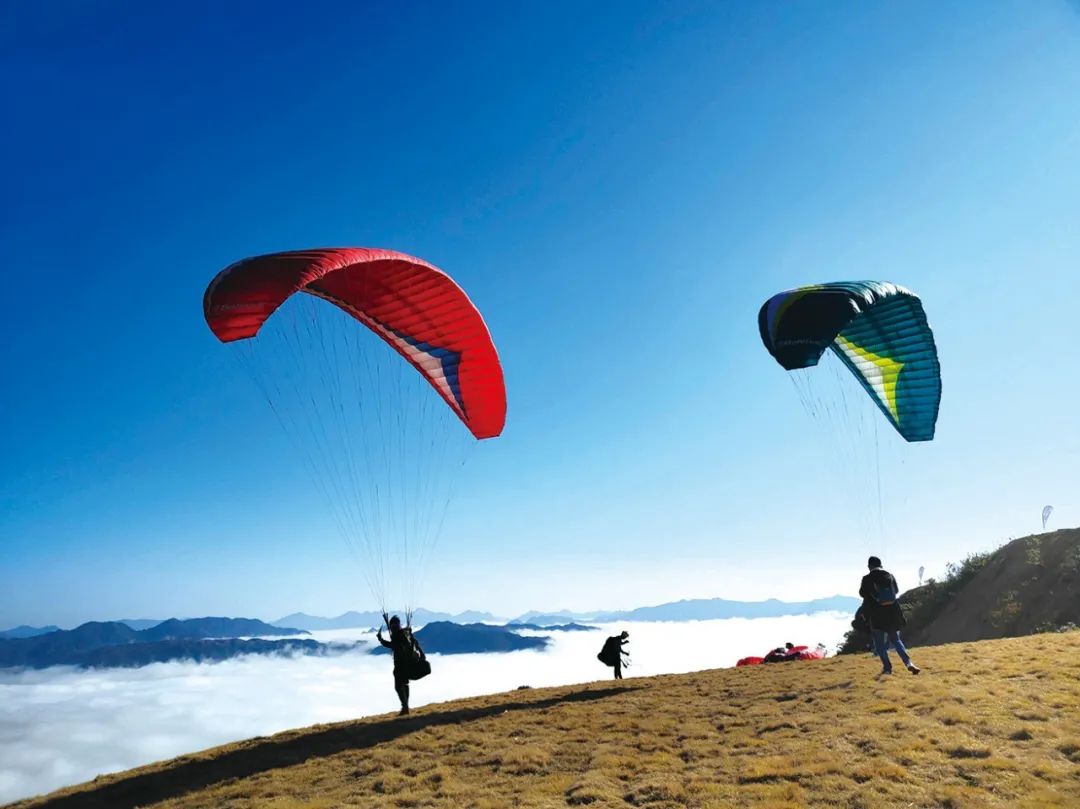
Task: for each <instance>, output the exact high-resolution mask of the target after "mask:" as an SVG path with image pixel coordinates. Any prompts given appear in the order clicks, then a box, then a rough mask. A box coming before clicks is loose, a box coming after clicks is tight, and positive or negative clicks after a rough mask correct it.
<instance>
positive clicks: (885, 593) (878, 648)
mask: <svg viewBox="0 0 1080 809" xmlns="http://www.w3.org/2000/svg"><path fill="white" fill-rule="evenodd" d="M867 567H869V568H870V572H869V573H867V574H866V575H865V576H863V578H862V582H861V583H860V584H859V595H860V596H862V600H863V606H862V609H863V612H864V614H865V615H866V618H867V619H868V620H869V622H870V636H871V637H872V638H873V641H874V651H875V652H877V656H878V657H880V658H881V664H882V669H881V673H882V674H892V661H891V660H889V645H890V644H891V645H892V647H893V648H894V649H896V653H897V654H898V655H899V656H900V660H902V661H903V663H904V665H905V666H907V670H908V671H910V672H911V673H912V674H918V673H919V671H920V669H919V667H918V666H916V665H915V664H914V663H912V662H911V658H910V657H909V656H908V652H907V649H906V648H904V642H903V641H902V640H900V628H901V627H902V626H903V625H904V611H903V610H902V609H900V602H899V597H900V587H899V586H898V585H897V583H896V577H895V576H893V574H892V573H890V572H889V571H887V570H885V569H884V568H883V567H882V566H881V560H880V559H878V558H877V557H876V556H871V557H870V558H869V559H868V560H867Z"/></svg>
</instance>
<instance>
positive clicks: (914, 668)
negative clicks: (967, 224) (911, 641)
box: [907, 663, 922, 674]
mask: <svg viewBox="0 0 1080 809" xmlns="http://www.w3.org/2000/svg"><path fill="white" fill-rule="evenodd" d="M907 670H908V671H910V672H911V673H912V674H918V673H919V672H920V671H922V669H920V668H919V667H918V666H916V665H915V664H914V663H908V664H907Z"/></svg>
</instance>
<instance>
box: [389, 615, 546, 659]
mask: <svg viewBox="0 0 1080 809" xmlns="http://www.w3.org/2000/svg"><path fill="white" fill-rule="evenodd" d="M384 637H385V635H384ZM416 639H417V640H418V641H420V645H421V646H422V647H423V649H424V651H425V652H428V653H432V654H436V653H437V654H476V653H480V652H516V651H520V650H521V649H544V648H547V645H548V639H547V638H524V637H522V636H521V635H518V634H516V633H514V632H511V631H510V630H509V629H506V628H505V627H501V626H491V625H490V624H455V623H452V622H450V621H435V622H433V623H430V624H427V625H426V626H425V627H424V628H423V629H421V630H419V631H418V632H417V633H416ZM389 653H390V650H389V649H386V648H383V647H382V646H378V647H376V648H375V650H374V651H373V654H389Z"/></svg>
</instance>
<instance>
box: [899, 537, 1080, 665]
mask: <svg viewBox="0 0 1080 809" xmlns="http://www.w3.org/2000/svg"><path fill="white" fill-rule="evenodd" d="M968 567H969V568H970V570H969V571H967V573H968V575H967V576H965V577H964V580H963V581H960V582H957V585H959V586H957V587H956V588H955V592H946V593H939V592H937V589H936V588H935V587H934V586H932V585H931V586H930V587H929V588H921V589H922V590H923V591H925V592H922V593H917V594H913V595H917V596H918V597H917V599H916V600H915V604H914V608H913V610H912V614H911V618H910V621H909V623H910V626H909V628H908V632H907V636H908V637H909V638H910V639H911V641H912V642H913V643H918V644H924V645H926V644H937V643H953V642H956V641H967V640H983V639H987V638H1004V637H1013V636H1016V635H1028V634H1031V633H1032V632H1038V631H1045V630H1048V629H1056V628H1057V627H1060V626H1061V625H1063V624H1068V623H1076V624H1080V529H1077V528H1072V529H1068V530H1063V531H1054V532H1052V533H1048V534H1036V535H1035V536H1030V537H1024V538H1022V539H1015V540H1013V541H1012V542H1010V543H1008V544H1007V545H1005V546H1003V547H1001V548H998V549H997V550H996V551H994V552H993V553H991V554H988V555H985V556H976V557H971V558H970V559H969V560H968ZM946 589H948V588H946ZM942 596H945V597H942Z"/></svg>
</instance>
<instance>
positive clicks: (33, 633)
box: [0, 624, 60, 640]
mask: <svg viewBox="0 0 1080 809" xmlns="http://www.w3.org/2000/svg"><path fill="white" fill-rule="evenodd" d="M59 629H60V627H58V626H53V625H52V624H49V625H48V626H27V625H26V624H22V625H20V626H16V627H14V628H12V629H5V630H4V631H2V632H0V640H3V639H4V638H11V639H15V638H34V637H37V636H38V635H47V634H48V633H50V632H56V631H58V630H59Z"/></svg>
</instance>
